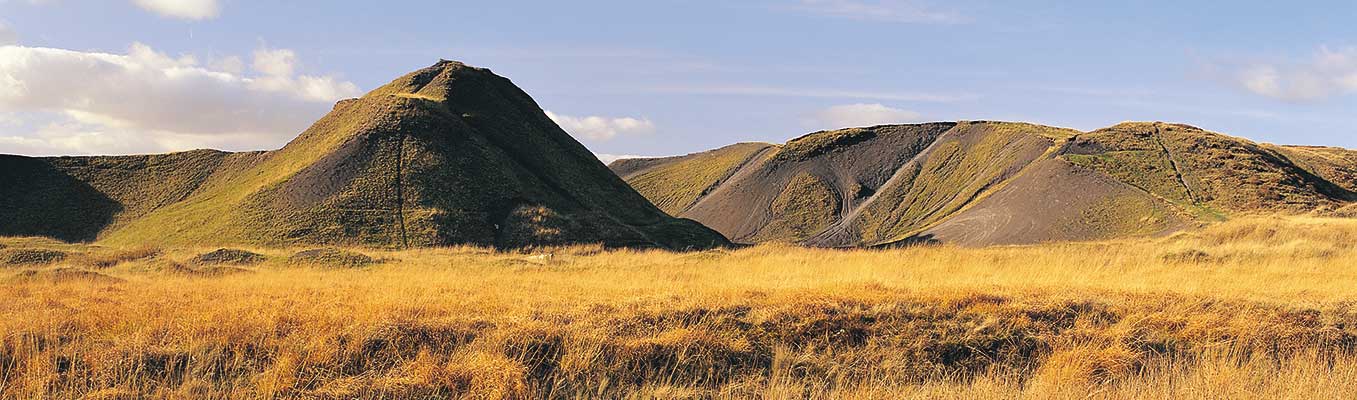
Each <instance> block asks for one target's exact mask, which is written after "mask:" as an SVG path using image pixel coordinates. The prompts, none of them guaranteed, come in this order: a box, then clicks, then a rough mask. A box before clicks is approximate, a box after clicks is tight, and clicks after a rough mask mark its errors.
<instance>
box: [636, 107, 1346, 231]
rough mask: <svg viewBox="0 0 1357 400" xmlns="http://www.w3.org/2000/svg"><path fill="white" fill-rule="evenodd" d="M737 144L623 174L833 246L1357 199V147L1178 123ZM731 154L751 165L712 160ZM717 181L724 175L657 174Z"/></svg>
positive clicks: (976, 127) (1136, 223)
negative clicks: (1247, 136) (1267, 138)
mask: <svg viewBox="0 0 1357 400" xmlns="http://www.w3.org/2000/svg"><path fill="white" fill-rule="evenodd" d="M734 147H735V146H731V147H727V148H723V149H719V150H714V151H711V152H706V153H697V154H692V155H687V156H679V157H668V158H662V159H647V160H619V161H617V162H615V163H614V164H613V165H612V167H613V168H614V170H615V171H617V172H619V174H620V175H622V176H623V178H625V179H626V180H627V181H628V182H629V183H631V184H632V185H633V186H635V187H636V188H637V190H638V191H640V192H641V193H642V194H643V195H645V196H646V197H648V198H650V199H651V200H652V201H654V202H656V203H657V204H661V205H665V204H680V205H681V206H673V207H664V209H665V210H666V211H667V212H670V213H672V214H674V215H677V216H682V217H686V218H692V219H694V220H697V221H699V222H702V223H704V224H707V225H708V226H710V227H712V228H713V229H716V230H717V231H720V232H721V233H723V234H725V235H726V236H727V237H729V238H731V239H732V240H734V241H737V242H745V243H754V242H766V241H783V242H798V243H804V244H809V245H817V246H829V247H844V246H876V245H890V244H900V243H914V242H921V241H922V242H935V241H936V242H948V243H956V244H962V245H994V244H1029V243H1040V242H1046V241H1066V240H1095V239H1106V238H1115V237H1125V236H1146V235H1159V234H1165V233H1168V232H1173V231H1176V230H1178V229H1181V228H1183V227H1186V226H1190V225H1192V224H1194V223H1196V222H1199V221H1205V220H1218V219H1220V218H1224V217H1226V216H1229V215H1235V214H1247V213H1257V212H1268V213H1273V212H1281V213H1305V212H1312V211H1326V210H1338V211H1334V212H1345V211H1344V210H1347V209H1344V208H1343V207H1345V206H1347V205H1348V204H1349V203H1350V202H1352V201H1353V200H1354V199H1357V196H1355V195H1354V192H1353V188H1354V187H1357V153H1355V152H1352V151H1348V150H1344V149H1337V148H1316V147H1296V146H1273V145H1264V144H1257V143H1253V142H1250V141H1248V140H1244V139H1240V138H1235V137H1230V136H1226V135H1222V134H1218V133H1214V132H1208V131H1204V130H1201V129H1198V128H1195V127H1191V126H1186V125H1178V124H1165V123H1123V124H1119V125H1116V126H1113V127H1109V128H1105V129H1100V130H1096V131H1093V132H1087V133H1085V132H1078V131H1075V130H1070V129H1062V128H1053V127H1047V126H1040V125H1033V124H1025V123H1011V122H990V121H978V122H973V121H963V122H957V123H929V124H914V125H890V126H875V127H867V128H849V129H842V130H834V131H822V132H815V133H811V134H809V135H806V136H803V137H800V138H797V139H793V140H791V141H789V142H787V143H786V144H783V145H767V146H765V147H764V148H761V149H759V150H758V151H754V150H752V148H750V147H749V146H746V149H745V150H744V151H743V152H736V151H735V150H732V148H734ZM727 153H739V154H742V155H743V156H745V157H746V158H750V159H748V160H746V161H741V162H738V163H737V162H726V163H717V162H712V161H710V160H714V159H717V158H719V155H723V154H727ZM727 158H736V159H738V158H740V157H738V156H731V157H727ZM696 167H701V168H715V169H721V170H722V171H721V172H720V173H719V174H712V173H706V171H705V170H704V171H702V172H695V171H696V170H697V168H696ZM704 174H706V175H720V176H722V178H721V179H715V180H710V179H701V180H696V181H695V180H693V179H655V178H653V177H695V176H706V175H704ZM673 199H682V201H674V200H673ZM1349 209H1350V208H1349Z"/></svg>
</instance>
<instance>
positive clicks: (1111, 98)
mask: <svg viewBox="0 0 1357 400" xmlns="http://www.w3.org/2000/svg"><path fill="white" fill-rule="evenodd" d="M280 3H282V4H280ZM382 3H383V2H370V1H362V2H341V1H289V2H286V3H283V2H272V1H269V2H265V1H247V0H102V1H93V0H88V1H82V0H0V26H3V27H0V44H8V46H6V47H3V48H0V153H22V154H44V155H45V154H90V153H141V152H158V151H169V150H184V149H189V148H197V147H215V148H223V149H228V150H243V149H268V148H276V147H278V146H280V145H281V144H282V143H285V142H286V141H287V140H288V139H291V138H292V137H293V136H295V135H296V134H297V133H298V132H300V131H301V130H303V129H305V128H306V126H307V125H309V123H310V121H313V120H314V119H316V118H318V117H319V116H321V115H323V114H324V113H325V112H326V111H328V110H329V107H330V105H331V103H332V102H333V101H334V100H335V99H338V98H342V97H349V96H354V95H358V94H361V93H362V92H363V91H366V90H369V89H372V88H374V87H376V86H378V85H381V84H383V83H385V82H387V81H390V80H391V79H393V78H395V77H397V76H399V75H402V74H404V73H406V72H409V71H411V70H414V69H418V68H420V67H424V66H427V65H430V64H432V63H433V62H435V61H437V60H438V59H439V58H447V59H455V60H461V61H465V62H467V63H470V64H473V65H477V66H483V67H488V68H490V69H492V70H494V71H495V72H496V73H498V74H500V75H503V76H506V77H509V78H510V79H512V80H513V81H514V82H515V83H516V84H518V85H519V86H520V87H522V88H523V89H524V90H526V91H527V92H528V93H529V94H531V95H532V96H533V97H534V98H535V99H536V100H537V101H538V103H539V104H541V105H542V107H543V108H544V109H546V110H549V111H550V112H551V114H552V115H553V117H554V118H556V119H557V120H558V122H559V123H560V124H561V125H562V126H563V127H564V128H566V129H567V130H568V131H571V132H572V134H575V135H576V137H578V138H579V139H580V140H581V142H583V143H585V145H587V146H588V147H589V148H591V149H592V150H594V151H595V152H596V153H600V154H611V155H623V154H625V155H668V154H681V153H688V152H693V151H699V150H705V149H709V148H714V147H719V146H722V145H726V144H730V143H734V142H740V141H769V142H782V141H785V140H787V139H789V138H792V137H796V136H799V135H801V134H804V133H806V132H810V131H814V130H819V129H826V128H838V127H844V126H852V125H866V124H874V123H886V122H920V121H934V120H962V119H966V120H980V119H999V120H1018V121H1029V122H1035V123H1042V124H1048V125H1056V126H1066V127H1073V128H1078V129H1083V130H1091V129H1096V128H1100V127H1104V126H1108V125H1112V124H1115V123H1117V122H1121V121H1127V120H1160V121H1172V122H1182V123H1188V124H1192V125H1196V126H1200V127H1202V128H1206V129H1210V130H1214V131H1219V132H1223V133H1227V134H1232V135H1236V136H1244V137H1247V138H1250V139H1254V140H1258V141H1265V142H1273V143H1286V144H1324V145H1337V146H1345V147H1350V148H1351V147H1357V112H1354V110H1357V25H1355V24H1352V22H1351V21H1352V18H1353V17H1354V16H1357V3H1353V2H1339V1H1335V2H1309V3H1307V4H1305V5H1304V6H1298V5H1287V4H1282V3H1281V2H1272V1H1267V2H1264V1H1236V2H1228V3H1227V2H1218V3H1217V4H1205V3H1207V2H1183V1H1174V2H1168V1H1128V2H1118V4H1111V3H1112V2H1055V1H1027V2H1016V1H1015V2H982V1H913V0H884V1H872V0H768V1H746V2H734V1H727V2H700V1H647V2H637V1H577V2H523V1H498V2H485V1H477V2H447V1H405V2H387V3H389V4H382Z"/></svg>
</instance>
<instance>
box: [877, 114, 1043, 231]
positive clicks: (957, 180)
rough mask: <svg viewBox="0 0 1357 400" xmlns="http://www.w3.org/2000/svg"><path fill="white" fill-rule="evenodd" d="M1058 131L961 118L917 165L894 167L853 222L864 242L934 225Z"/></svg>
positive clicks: (1029, 156) (999, 179)
mask: <svg viewBox="0 0 1357 400" xmlns="http://www.w3.org/2000/svg"><path fill="white" fill-rule="evenodd" d="M1060 132H1062V131H1061V130H1058V129H1056V128H1038V127H1036V126H1033V125H1026V124H1008V123H993V122H963V123H961V124H958V125H957V127H955V128H953V129H952V130H951V131H949V133H948V134H947V135H944V136H943V137H942V138H940V139H939V140H938V142H937V143H934V145H933V147H932V148H931V149H930V150H929V151H927V152H925V153H923V154H922V155H921V157H922V158H921V159H920V160H919V162H918V163H917V164H913V165H910V166H907V167H906V168H908V169H907V170H904V171H901V172H898V173H897V174H898V175H897V179H896V180H893V181H892V182H891V183H888V184H887V185H886V186H885V187H883V188H882V189H881V190H880V191H879V192H877V194H876V196H875V198H874V201H872V202H870V203H868V204H866V205H864V206H863V208H862V209H861V210H860V214H859V215H858V216H857V218H856V219H855V220H854V221H852V223H853V224H854V226H856V228H857V230H858V231H859V232H860V234H861V240H862V242H863V243H867V244H879V243H887V242H894V241H898V240H902V239H905V238H907V237H908V236H909V235H912V234H914V233H917V232H918V231H919V230H921V229H923V228H927V227H929V226H932V225H934V224H936V223H937V222H939V221H942V220H943V219H946V218H947V217H950V216H952V215H953V214H954V213H956V212H957V211H959V210H961V209H962V208H964V207H966V206H967V205H969V204H972V203H973V202H974V201H975V200H976V199H978V198H979V197H980V196H981V195H982V194H983V193H985V192H986V191H988V190H990V189H992V188H994V186H995V185H998V184H1000V183H1001V182H1003V181H1005V180H1007V179H1008V178H1010V177H1012V176H1013V175H1014V174H1016V173H1017V172H1018V171H1020V170H1022V169H1023V168H1024V167H1026V166H1027V165H1028V164H1029V163H1031V162H1032V161H1034V160H1036V159H1037V157H1039V156H1041V155H1042V154H1044V153H1045V152H1046V151H1047V150H1048V149H1050V148H1051V147H1052V146H1053V145H1054V143H1053V142H1052V141H1051V139H1049V137H1051V136H1055V135H1056V134H1059V133H1060Z"/></svg>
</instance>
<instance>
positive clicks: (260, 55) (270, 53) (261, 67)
mask: <svg viewBox="0 0 1357 400" xmlns="http://www.w3.org/2000/svg"><path fill="white" fill-rule="evenodd" d="M296 65H297V53H296V52H294V51H292V50H288V49H267V48H265V49H259V50H255V51H254V64H253V66H254V70H255V71H259V72H260V73H263V74H264V75H269V76H292V70H293V69H294V68H296Z"/></svg>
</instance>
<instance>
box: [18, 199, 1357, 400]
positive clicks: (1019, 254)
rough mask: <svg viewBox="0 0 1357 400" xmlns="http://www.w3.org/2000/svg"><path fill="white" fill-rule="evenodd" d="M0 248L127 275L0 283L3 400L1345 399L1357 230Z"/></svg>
mask: <svg viewBox="0 0 1357 400" xmlns="http://www.w3.org/2000/svg"><path fill="white" fill-rule="evenodd" d="M4 243H5V244H6V245H8V246H9V247H24V246H27V247H41V246H51V247H59V248H61V249H63V250H65V251H71V252H85V253H90V254H93V253H100V254H106V255H105V256H87V255H83V254H84V253H81V254H77V255H75V256H73V259H76V260H90V259H95V260H105V261H108V260H116V262H115V263H114V264H113V265H112V266H106V267H104V268H100V269H97V271H98V272H100V273H102V274H105V275H110V276H114V277H117V278H121V281H116V280H84V279H75V278H72V279H63V278H52V279H48V280H42V281H33V280H25V281H14V280H10V279H7V278H8V276H7V275H11V274H14V273H17V272H18V270H19V269H22V268H18V267H14V268H4V269H3V270H0V279H5V281H4V282H3V283H0V337H2V338H3V339H2V341H0V397H3V398H43V397H48V398H82V397H83V398H141V397H152V398H541V397H549V398H751V397H753V398H760V397H762V398H807V397H810V398H821V397H833V398H942V399H952V398H954V399H975V398H980V399H985V398H1072V397H1073V398H1114V399H1115V398H1161V399H1170V398H1175V399H1176V398H1213V399H1214V398H1250V397H1253V398H1343V397H1352V396H1353V394H1354V393H1357V353H1354V351H1357V302H1354V300H1357V291H1354V290H1352V288H1353V287H1354V286H1353V285H1354V283H1357V269H1354V268H1353V264H1357V263H1355V262H1354V261H1357V250H1355V249H1354V248H1353V243H1357V220H1345V219H1318V218H1302V217H1288V218H1273V217H1257V218H1248V219H1240V220H1235V221H1231V222H1226V223H1221V224H1217V225H1213V226H1209V227H1206V228H1205V229H1203V230H1201V231H1198V232H1192V233H1184V234H1179V235H1176V236H1173V237H1170V238H1162V239H1144V240H1130V241H1118V242H1106V243H1091V244H1051V245H1043V246H1032V247H1004V248H985V249H962V248H952V247H918V248H907V249H896V250H879V251H878V250H851V251H845V250H817V249H802V248H795V247H787V246H777V245H767V246H759V247H753V248H748V249H740V250H733V251H709V252H698V253H672V252H663V251H632V250H607V251H605V250H601V249H597V248H589V247H574V248H566V249H554V250H552V251H550V255H549V256H548V255H546V254H547V253H545V252H544V253H537V254H524V253H495V252H490V251H486V250H483V249H475V248H449V249H423V250H409V251H400V252H384V251H374V250H360V251H364V252H365V253H367V254H369V255H371V256H374V257H376V258H380V259H385V260H386V262H385V263H383V264H380V265H377V266H372V267H366V268H335V267H327V266H320V265H314V266H313V265H298V264H296V263H289V262H288V261H287V258H288V256H289V255H291V254H292V252H293V251H294V250H300V249H267V248H257V249H248V250H251V251H255V252H258V253H261V254H265V255H268V256H269V257H270V260H269V261H267V262H265V263H263V264H261V265H259V266H257V267H251V268H250V269H249V270H250V271H253V273H237V274H226V275H214V276H208V275H204V274H188V273H183V271H186V270H188V271H191V269H189V268H187V267H184V266H183V265H182V263H183V262H184V261H185V260H188V259H190V258H192V257H193V256H194V255H196V254H198V253H201V252H206V251H209V250H213V249H165V250H163V251H159V252H157V251H152V250H149V249H132V250H119V249H106V248H84V247H81V246H69V245H58V244H53V243H49V242H43V241H37V240H31V239H25V240H7V241H5V242H4ZM91 264H92V265H93V264H98V265H104V264H107V263H91ZM61 266H62V264H57V265H53V266H49V267H46V268H58V267H61ZM74 267H76V268H84V269H90V268H96V267H95V266H83V267H82V266H74ZM53 276H58V275H53ZM61 276H66V275H61Z"/></svg>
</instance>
